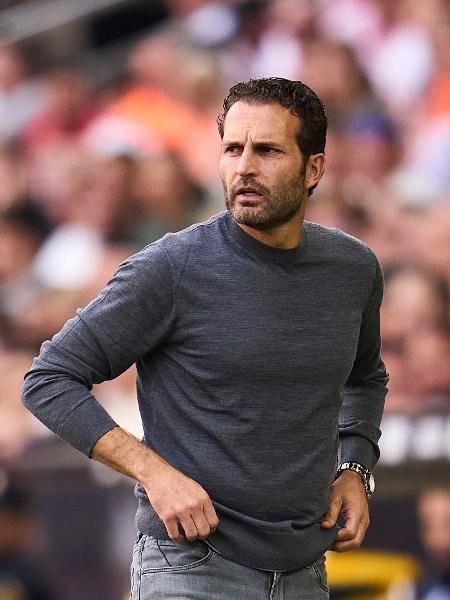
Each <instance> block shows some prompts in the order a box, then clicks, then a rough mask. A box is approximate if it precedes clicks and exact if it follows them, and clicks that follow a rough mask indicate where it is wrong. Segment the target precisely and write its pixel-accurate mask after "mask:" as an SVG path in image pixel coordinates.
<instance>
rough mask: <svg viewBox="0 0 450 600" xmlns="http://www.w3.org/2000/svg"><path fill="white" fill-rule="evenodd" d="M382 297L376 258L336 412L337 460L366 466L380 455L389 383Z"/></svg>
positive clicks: (381, 281)
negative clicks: (353, 354)
mask: <svg viewBox="0 0 450 600" xmlns="http://www.w3.org/2000/svg"><path fill="white" fill-rule="evenodd" d="M375 260H376V259H375ZM382 298H383V274H382V271H381V267H380V265H379V263H378V260H376V271H375V280H374V283H373V288H372V292H371V295H370V298H369V300H368V303H367V306H366V309H365V311H364V313H363V317H362V322H361V329H360V335H359V342H358V348H357V352H356V357H355V361H354V364H353V368H352V371H351V373H350V376H349V377H348V379H347V382H346V385H345V388H344V399H343V404H342V408H341V412H340V415H339V438H340V462H341V463H343V462H353V461H354V462H359V463H360V464H362V465H364V466H365V467H367V468H368V469H372V468H373V467H374V465H375V464H376V462H377V461H378V458H379V456H380V451H379V448H378V440H379V438H380V435H381V432H380V429H379V427H380V422H381V416H382V414H383V408H384V399H385V396H386V393H387V388H386V385H387V382H388V374H387V372H386V369H385V366H384V363H383V361H382V359H381V354H380V352H381V338H380V305H381V300H382Z"/></svg>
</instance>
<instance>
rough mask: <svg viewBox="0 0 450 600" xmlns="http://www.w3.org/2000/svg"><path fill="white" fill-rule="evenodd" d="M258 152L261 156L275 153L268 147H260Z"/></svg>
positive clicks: (273, 149)
mask: <svg viewBox="0 0 450 600" xmlns="http://www.w3.org/2000/svg"><path fill="white" fill-rule="evenodd" d="M258 150H259V152H261V153H262V154H270V153H273V152H276V150H275V148H271V147H270V146H260V147H259V148H258Z"/></svg>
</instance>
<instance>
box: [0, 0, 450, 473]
mask: <svg viewBox="0 0 450 600" xmlns="http://www.w3.org/2000/svg"><path fill="white" fill-rule="evenodd" d="M165 4H166V9H167V11H168V14H169V15H170V18H168V19H167V20H165V21H163V22H162V23H160V24H159V26H158V28H156V29H153V30H152V33H151V35H148V36H145V37H142V38H140V39H139V40H138V41H136V43H135V44H134V46H133V47H132V48H131V50H130V51H129V53H128V57H127V61H126V63H125V65H124V66H123V67H120V68H119V69H118V71H117V72H116V73H115V74H114V77H112V78H111V80H110V81H108V82H106V83H105V82H104V81H102V82H101V84H100V83H99V82H98V81H97V80H96V78H95V74H94V76H93V75H92V74H90V75H89V76H88V75H87V73H86V72H84V71H83V70H82V69H77V68H69V67H66V66H65V67H57V68H54V67H52V68H50V67H47V68H46V65H41V68H40V69H38V70H31V69H30V65H29V63H28V61H27V54H26V52H24V49H23V48H22V47H21V46H20V45H18V44H10V43H7V42H4V43H2V44H0V381H1V382H2V383H1V385H2V393H1V396H0V411H1V414H2V426H1V428H0V461H6V462H7V461H10V460H16V459H18V458H19V457H20V455H21V453H22V452H23V451H24V449H25V448H26V447H27V446H28V445H29V444H30V443H31V442H32V441H33V440H34V439H36V438H39V437H41V436H45V435H48V434H47V433H46V432H45V431H44V430H43V428H42V427H41V426H40V425H39V424H38V423H37V422H36V421H35V420H34V419H33V418H32V417H31V416H30V415H28V414H27V413H26V411H25V410H24V409H23V408H22V407H21V405H20V403H19V401H18V397H19V390H20V387H21V380H22V376H23V374H24V372H25V371H26V370H27V368H28V366H29V365H30V362H31V359H32V357H33V356H34V355H35V354H36V353H37V352H38V350H39V347H40V344H41V343H42V341H43V340H45V339H47V338H50V337H51V336H52V335H53V334H54V333H55V332H56V331H57V330H58V329H59V328H60V327H61V326H62V325H63V323H64V322H65V321H66V320H67V319H68V318H69V317H71V316H72V315H73V314H74V312H75V310H76V309H77V308H78V307H80V306H83V305H85V304H86V303H87V302H89V301H90V299H91V298H92V297H93V296H94V295H95V294H96V293H97V292H98V291H99V290H100V289H101V288H102V287H103V286H104V285H105V283H106V282H107V281H108V279H109V278H110V277H111V275H112V274H113V272H114V271H115V269H116V267H117V266H118V264H119V263H120V262H121V261H122V260H123V259H124V258H125V257H126V256H127V255H129V254H131V253H133V252H135V251H137V250H139V249H140V248H142V247H143V246H144V245H146V244H148V243H150V242H152V241H154V240H155V239H158V238H159V237H160V236H162V235H163V234H164V233H166V232H168V231H176V230H179V229H182V228H184V227H186V226H188V225H189V224H191V223H193V222H195V221H198V220H202V219H204V218H207V217H208V216H209V215H211V214H214V213H215V212H218V211H220V210H222V203H223V201H222V193H221V187H220V185H219V182H218V173H217V166H218V155H219V138H218V134H217V127H216V117H217V115H218V114H219V112H220V111H221V102H222V99H223V97H224V95H225V94H226V92H227V89H228V88H229V87H230V85H232V84H233V83H235V82H236V81H241V80H245V79H248V78H250V77H259V76H271V75H277V76H283V77H288V78H292V79H301V80H303V81H304V82H305V83H307V84H308V85H310V86H311V87H312V88H313V89H314V90H315V91H316V92H317V94H318V95H319V96H320V97H321V99H322V100H323V101H324V103H325V106H326V109H327V114H328V117H329V134H328V143H327V169H326V175H325V176H324V178H323V180H322V181H321V183H320V185H319V187H318V189H317V190H316V191H315V192H314V194H313V196H312V198H311V200H310V206H309V209H308V213H307V218H308V219H309V220H312V221H316V222H319V223H322V224H324V225H327V226H331V227H339V228H341V229H343V230H345V231H347V232H348V233H350V234H353V235H355V236H357V237H359V238H361V239H362V240H364V241H366V242H367V243H368V244H369V245H370V246H371V247H372V248H373V250H374V251H375V252H376V253H377V255H378V256H379V258H380V260H381V262H382V265H383V267H384V271H385V279H386V288H385V300H384V304H383V309H382V336H383V346H384V358H385V361H386V363H387V367H388V370H389V372H390V374H391V383H390V394H389V396H388V400H387V405H386V417H385V436H384V442H383V440H382V444H383V456H384V460H385V461H386V462H390V463H396V462H401V461H403V460H405V459H409V458H419V459H434V458H449V457H450V442H449V439H450V368H449V365H450V339H449V316H450V308H449V306H450V305H449V286H450V5H449V2H448V0H427V2H421V1H419V0H396V1H395V2H392V1H391V0H321V1H317V2H312V1H310V0H272V1H263V0H253V1H238V0H235V1H233V2H219V1H215V2H212V1H210V2H208V1H205V0H203V1H202V0H167V1H166V2H165ZM133 386H134V374H133V373H132V372H129V373H126V374H124V376H122V377H120V378H119V379H117V380H115V381H114V382H110V383H107V384H103V385H102V386H101V387H100V388H99V389H98V390H97V397H98V398H99V400H100V401H102V402H104V403H105V404H106V405H107V407H108V409H109V410H110V411H111V412H112V414H113V415H114V416H115V417H116V418H117V419H118V420H119V422H121V424H123V425H124V426H126V427H128V428H129V429H131V430H132V431H135V432H136V433H138V432H139V424H138V419H137V417H136V407H135V401H134V390H133Z"/></svg>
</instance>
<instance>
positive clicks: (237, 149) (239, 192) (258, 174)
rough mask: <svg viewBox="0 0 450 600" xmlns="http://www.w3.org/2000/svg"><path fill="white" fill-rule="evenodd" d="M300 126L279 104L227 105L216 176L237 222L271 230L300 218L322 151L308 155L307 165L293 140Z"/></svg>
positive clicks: (317, 175)
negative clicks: (229, 106) (218, 174)
mask: <svg viewBox="0 0 450 600" xmlns="http://www.w3.org/2000/svg"><path fill="white" fill-rule="evenodd" d="M300 126H301V125H300V120H299V118H298V117H296V116H295V115H293V114H292V113H291V112H290V111H289V109H287V108H284V107H282V106H281V105H279V104H277V103H271V104H249V103H247V102H242V101H239V102H236V103H235V104H233V105H232V106H231V108H230V110H229V112H228V114H227V116H226V119H225V125H224V136H223V140H222V153H221V159H220V174H221V178H222V183H223V189H224V195H225V203H226V206H227V208H228V210H229V211H230V212H231V214H232V215H233V217H234V218H235V220H236V221H237V222H238V223H239V224H241V225H244V226H247V227H250V228H254V229H259V230H270V229H273V228H275V227H277V226H279V225H283V224H285V223H287V222H289V221H291V220H295V219H297V218H299V217H301V218H302V217H303V214H304V209H305V203H306V198H307V189H308V188H309V187H311V186H312V185H314V183H316V182H317V181H318V180H319V179H320V176H321V174H322V170H323V155H314V156H311V157H310V159H309V161H308V165H307V166H306V167H305V164H304V161H303V157H302V154H301V152H300V148H299V146H298V144H297V139H296V135H297V133H298V130H299V127H300ZM317 157H321V158H319V159H318V160H317Z"/></svg>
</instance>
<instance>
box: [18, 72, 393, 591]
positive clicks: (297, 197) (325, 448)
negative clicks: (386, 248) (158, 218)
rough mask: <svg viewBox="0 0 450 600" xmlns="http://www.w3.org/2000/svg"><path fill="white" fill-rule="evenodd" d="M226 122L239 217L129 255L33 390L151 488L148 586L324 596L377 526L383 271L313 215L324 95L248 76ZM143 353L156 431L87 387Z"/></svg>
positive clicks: (35, 405) (144, 587) (226, 172)
mask: <svg viewBox="0 0 450 600" xmlns="http://www.w3.org/2000/svg"><path fill="white" fill-rule="evenodd" d="M219 132H220V135H221V137H222V154H221V160H220V172H221V177H222V182H223V187H224V194H225V201H226V205H227V209H228V210H227V211H226V212H224V213H221V214H219V215H217V216H215V217H213V218H212V219H210V220H209V221H207V222H206V223H202V224H200V225H194V226H192V227H190V228H188V229H187V230H185V231H182V232H180V233H176V234H169V235H167V236H165V237H164V238H162V239H161V240H159V241H158V242H155V243H154V244H151V245H150V246H148V247H147V248H145V249H144V250H143V251H142V252H140V253H138V254H137V255H135V256H133V257H131V258H130V259H129V260H127V261H125V262H124V263H123V265H121V267H120V268H119V270H118V272H117V274H116V276H115V277H114V279H113V280H112V281H111V282H110V283H109V285H108V286H107V288H106V289H105V290H104V291H103V292H102V293H101V294H100V295H99V297H98V298H97V299H95V300H94V301H93V302H92V303H91V304H90V305H89V306H88V307H86V308H85V309H84V310H81V311H79V313H78V316H77V317H76V318H75V319H72V320H71V321H69V322H68V323H67V324H66V325H65V327H64V328H63V330H62V331H61V332H60V333H59V334H57V335H56V336H55V337H54V338H53V340H52V341H51V342H46V343H45V344H44V345H43V347H42V351H41V354H40V356H39V357H38V358H37V359H35V362H34V363H33V367H32V369H31V371H30V372H29V373H28V375H27V376H26V381H25V388H24V402H25V404H26V405H27V406H28V407H29V408H30V409H31V410H32V411H33V412H34V413H35V414H36V415H37V416H38V417H39V418H40V419H41V420H42V421H43V422H45V423H46V424H47V425H48V426H49V427H50V428H51V429H52V430H53V431H55V432H56V433H57V434H58V435H60V436H61V437H62V438H63V439H65V440H67V441H68V442H70V443H71V444H72V445H73V446H75V447H76V448H78V449H79V450H81V451H82V452H84V453H85V454H86V455H88V456H91V457H92V458H95V459H97V460H99V461H101V462H103V463H106V464H108V465H110V466H112V467H113V468H115V469H117V470H118V471H120V472H122V473H125V474H127V475H129V476H131V477H133V478H135V479H136V480H137V481H138V484H137V486H136V495H137V497H138V498H139V508H138V511H137V516H136V522H137V527H138V530H139V532H140V533H139V535H138V540H137V542H136V545H135V549H134V554H133V557H134V558H133V565H132V598H133V599H135V598H140V600H147V599H158V600H161V599H169V598H171V599H172V598H175V597H176V598H183V599H185V598H186V599H195V600H198V599H205V600H206V599H207V600H211V599H220V600H236V599H240V598H248V599H250V600H260V599H261V598H284V599H286V600H291V599H293V598H300V597H301V598H303V599H309V598H310V599H314V600H315V599H319V598H325V597H327V596H328V591H327V590H328V588H327V585H326V574H325V570H324V559H323V553H324V551H325V550H327V549H328V548H330V547H332V548H334V549H335V550H337V551H345V550H350V549H353V548H356V547H357V546H359V544H360V543H361V541H362V539H363V536H364V533H365V530H366V528H367V525H368V521H369V519H368V510H367V500H366V493H367V495H369V494H370V493H371V487H372V480H371V474H370V471H369V469H371V468H372V467H373V465H374V464H375V463H376V461H377V458H378V447H377V441H378V438H379V429H378V427H379V422H380V418H381V413H382V407H383V402H384V396H385V393H386V388H385V385H386V382H387V376H386V372H385V369H384V365H383V363H382V361H381V359H380V336H379V306H380V302H381V295H382V275H381V270H380V267H379V265H378V262H377V260H376V258H375V257H374V255H373V253H372V252H371V251H370V250H369V249H368V248H367V247H366V246H365V245H364V244H363V243H362V242H359V241H358V240H356V239H354V238H352V237H350V236H347V235H345V234H343V233H342V232H339V231H336V230H329V229H326V228H324V227H321V226H319V225H315V224H312V223H308V222H304V213H305V206H306V201H307V197H308V195H309V194H310V193H311V191H312V190H313V188H314V187H315V186H316V185H317V183H318V182H319V180H320V178H321V176H322V174H323V170H324V163H325V157H324V149H325V136H326V116H325V112H324V109H323V106H322V104H321V102H320V100H319V99H318V98H317V96H316V95H315V94H314V93H313V92H312V90H310V89H309V88H308V87H307V86H305V85H304V84H303V83H301V82H294V81H288V80H285V79H279V78H271V79H261V80H253V81H249V82H247V83H241V84H237V85H236V86H234V87H233V88H232V89H231V90H230V93H229V95H228V97H227V98H226V100H225V102H224V114H223V115H222V116H221V117H220V118H219ZM133 362H136V364H137V371H138V381H137V390H138V400H139V407H140V411H141V416H142V421H143V427H144V434H145V437H144V441H143V442H142V443H141V442H139V441H138V440H136V439H135V438H134V437H132V436H131V435H129V434H128V433H127V432H125V431H123V430H122V429H121V428H120V427H118V426H117V424H116V423H115V422H114V421H113V420H112V419H111V418H110V417H109V416H108V415H107V414H106V413H105V411H104V409H103V408H102V407H101V406H100V405H99V404H98V403H97V402H96V401H95V399H94V398H93V397H92V396H91V395H90V393H89V390H90V388H91V386H92V384H94V383H98V382H100V381H103V380H105V379H111V378H114V377H116V376H117V375H118V374H120V373H121V372H123V371H124V370H125V369H127V368H128V367H129V366H130V365H131V364H132V363H133ZM338 444H339V445H340V459H339V460H340V467H339V469H338V471H337V467H338V463H337V460H338V458H337V456H338V454H337V451H338ZM336 471H337V474H338V477H337V478H336V480H335V476H336ZM334 480H335V481H334ZM339 514H341V515H342V517H343V519H344V523H343V526H342V527H341V528H340V529H338V527H337V525H336V521H337V518H338V516H339ZM204 540H205V541H204Z"/></svg>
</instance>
